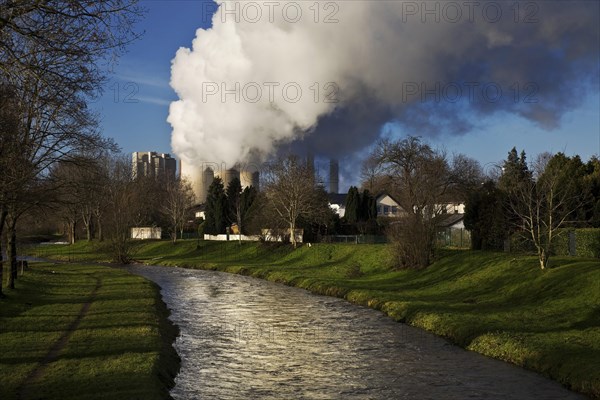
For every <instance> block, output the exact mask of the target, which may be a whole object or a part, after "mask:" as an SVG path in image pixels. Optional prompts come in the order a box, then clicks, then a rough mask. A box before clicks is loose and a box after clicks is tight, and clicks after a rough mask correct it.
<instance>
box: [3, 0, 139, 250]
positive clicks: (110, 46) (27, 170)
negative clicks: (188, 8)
mask: <svg viewBox="0 0 600 400" xmlns="http://www.w3.org/2000/svg"><path fill="white" fill-rule="evenodd" d="M140 15H141V10H140V9H139V8H138V7H137V6H136V1H134V0H131V1H130V0H109V1H100V2H80V1H74V0H59V1H37V0H24V1H12V0H11V1H2V2H1V6H0V71H2V75H1V77H0V92H1V93H0V97H2V101H1V103H2V110H3V111H2V114H3V115H2V118H1V119H2V120H3V122H2V132H1V135H0V141H1V143H0V158H1V161H0V162H1V163H2V166H3V167H4V166H6V168H3V173H4V174H5V175H4V176H3V177H2V179H1V182H0V202H1V204H0V207H1V213H0V215H2V216H4V217H2V218H0V222H1V224H0V235H1V233H2V230H3V228H4V222H5V221H6V220H7V219H8V220H10V229H11V233H9V236H10V237H13V233H14V226H15V225H16V223H17V220H18V218H19V216H20V215H22V212H21V210H23V209H26V208H27V207H29V206H31V205H32V204H33V205H35V204H36V203H37V199H35V197H34V196H31V195H24V193H26V192H27V190H29V188H33V187H36V186H37V185H38V182H39V181H41V180H42V179H43V178H44V177H45V176H46V174H47V172H48V171H49V169H50V167H51V166H52V165H53V164H55V163H56V162H57V161H59V160H63V159H66V158H69V156H70V155H72V154H75V153H78V152H81V151H82V149H89V148H91V147H95V146H100V147H102V146H105V145H106V143H105V142H104V141H103V140H102V138H101V137H100V136H99V135H98V133H97V131H96V130H95V128H96V118H95V116H94V115H93V113H91V112H90V110H89V109H88V108H87V107H86V100H87V99H89V98H93V97H94V96H96V95H97V94H98V93H99V92H100V90H101V85H102V83H103V82H104V71H105V70H106V68H105V67H106V65H108V64H111V63H112V62H113V61H114V60H115V59H116V56H117V55H118V54H120V53H121V52H122V51H123V50H124V46H125V45H126V44H127V43H129V42H130V41H131V40H133V39H134V38H135V37H136V34H135V33H133V31H132V30H131V28H132V25H133V24H134V23H135V21H136V20H137V19H138V18H139V17H140ZM5 110H9V111H8V112H5ZM8 113H9V114H10V118H7V116H8ZM32 200H33V203H31V201H32ZM28 202H29V205H27V204H28ZM15 257H16V256H15ZM15 260H16V258H15Z"/></svg>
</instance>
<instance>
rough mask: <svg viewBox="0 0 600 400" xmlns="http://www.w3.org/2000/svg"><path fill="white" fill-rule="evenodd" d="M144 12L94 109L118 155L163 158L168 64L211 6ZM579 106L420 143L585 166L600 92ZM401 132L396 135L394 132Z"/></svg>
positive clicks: (498, 119) (599, 118)
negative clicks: (545, 118)
mask: <svg viewBox="0 0 600 400" xmlns="http://www.w3.org/2000/svg"><path fill="white" fill-rule="evenodd" d="M142 4H143V6H144V7H146V8H147V9H148V13H147V15H146V17H145V19H144V20H143V21H142V22H141V23H140V25H139V29H140V30H143V31H145V35H144V36H143V38H142V39H141V40H139V41H137V42H135V43H134V44H132V45H131V46H130V47H129V49H128V52H127V54H125V55H124V56H123V57H122V58H121V59H120V62H119V64H118V65H117V67H116V68H115V70H114V72H113V73H112V74H110V76H109V78H110V79H109V81H108V82H107V84H106V86H105V92H104V95H103V97H102V98H101V99H99V100H98V101H97V102H96V103H95V104H94V105H93V107H94V109H96V110H97V111H98V112H99V113H100V116H101V120H102V123H101V127H102V130H103V133H104V135H105V136H108V137H112V138H114V139H115V140H116V141H117V143H118V144H119V145H120V146H121V148H122V150H123V152H125V153H129V152H133V151H159V152H171V146H170V136H171V126H170V125H169V124H168V123H167V122H166V119H167V116H168V107H169V103H170V102H171V101H173V100H176V99H177V96H176V95H175V93H174V92H173V90H172V89H171V88H170V86H169V79H170V66H171V60H172V59H173V58H174V56H175V52H176V51H177V50H178V49H179V48H180V47H190V46H191V43H192V40H193V38H194V37H195V32H196V30H197V29H198V28H201V27H203V28H207V27H208V25H209V24H210V16H209V15H208V14H207V10H208V11H209V10H211V9H212V8H213V7H212V5H211V4H212V2H211V1H198V0H194V1H192V0H188V1H143V2H142ZM581 95H582V98H581V105H580V106H579V107H577V108H576V109H574V110H572V111H570V112H567V113H566V114H565V115H563V116H562V120H561V121H562V123H561V125H560V127H559V128H558V129H554V130H546V129H543V128H540V127H539V126H536V125H535V124H533V123H532V122H530V121H528V120H525V119H523V118H521V117H518V116H514V115H510V114H506V113H497V114H493V116H491V117H488V118H486V119H484V120H481V121H478V127H477V128H475V129H474V130H472V131H471V132H469V133H466V134H463V135H455V136H451V135H446V136H437V137H435V138H430V139H428V140H429V142H430V143H431V144H433V145H435V146H440V147H444V148H445V149H446V150H447V151H448V152H449V153H454V152H456V153H458V152H460V153H464V154H467V155H468V156H471V157H473V158H475V159H477V160H479V161H480V163H481V164H482V166H484V168H489V166H490V165H492V164H493V163H496V162H498V161H501V160H503V159H505V158H506V155H507V153H508V151H509V150H510V149H511V148H512V147H513V146H516V147H517V148H518V149H519V150H520V149H525V150H526V152H527V154H528V155H529V156H530V160H531V159H533V157H534V156H535V155H536V154H538V153H541V152H544V151H550V152H559V151H563V152H565V153H566V154H569V155H573V154H579V155H581V156H582V158H583V159H584V160H587V159H588V158H589V157H591V156H592V155H594V154H596V155H597V154H600V111H599V110H600V90H599V89H598V87H595V88H590V90H589V92H588V93H587V94H586V93H582V94H581ZM400 133H401V132H400Z"/></svg>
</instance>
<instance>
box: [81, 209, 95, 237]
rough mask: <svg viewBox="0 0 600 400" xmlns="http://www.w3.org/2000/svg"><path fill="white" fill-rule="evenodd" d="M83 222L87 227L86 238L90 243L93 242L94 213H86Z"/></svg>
mask: <svg viewBox="0 0 600 400" xmlns="http://www.w3.org/2000/svg"><path fill="white" fill-rule="evenodd" d="M82 220H83V223H84V225H85V236H86V239H87V241H88V242H91V241H92V236H93V233H94V232H93V225H92V213H91V212H84V213H83V215H82Z"/></svg>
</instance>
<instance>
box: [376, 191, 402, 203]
mask: <svg viewBox="0 0 600 400" xmlns="http://www.w3.org/2000/svg"><path fill="white" fill-rule="evenodd" d="M385 196H389V197H390V199H392V200H394V201H395V202H396V204H398V205H400V202H399V201H398V200H396V199H395V198H394V196H392V195H391V194H389V193H388V192H386V191H383V192H379V193H377V195H376V196H375V201H377V200H379V199H380V198H382V197H385Z"/></svg>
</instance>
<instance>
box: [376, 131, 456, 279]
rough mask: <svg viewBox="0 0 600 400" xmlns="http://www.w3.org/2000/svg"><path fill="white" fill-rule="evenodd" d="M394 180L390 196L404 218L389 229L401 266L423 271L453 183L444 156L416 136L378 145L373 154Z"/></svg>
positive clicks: (427, 262)
mask: <svg viewBox="0 0 600 400" xmlns="http://www.w3.org/2000/svg"><path fill="white" fill-rule="evenodd" d="M372 156H373V157H374V158H375V159H376V160H378V162H379V164H380V166H381V168H382V170H383V171H384V173H385V174H387V175H389V176H390V177H392V179H393V185H394V186H393V193H392V194H393V195H394V196H395V198H396V199H397V200H398V201H399V203H400V206H401V207H402V208H403V210H404V216H403V217H402V218H401V220H400V221H397V222H396V223H394V224H393V225H392V227H391V228H390V233H391V234H392V236H393V238H394V239H395V240H394V242H395V244H396V246H395V247H396V250H397V255H398V263H399V265H400V266H402V267H409V268H415V267H416V268H424V267H426V266H428V265H429V264H430V262H431V258H432V255H433V251H434V245H435V234H436V217H437V216H438V215H439V214H440V213H441V211H442V209H441V207H440V205H441V204H442V203H443V201H444V196H445V195H446V193H447V192H448V189H449V188H450V187H451V185H452V184H453V177H452V173H451V169H450V167H449V165H448V162H447V160H446V156H445V154H444V153H442V152H439V151H436V150H434V149H432V148H431V147H430V146H429V145H427V144H424V143H422V142H421V140H420V139H419V138H418V137H412V136H409V137H407V138H405V139H403V140H400V141H396V142H391V141H388V140H383V141H381V142H379V144H378V145H377V147H376V149H375V150H374V153H373V155H372Z"/></svg>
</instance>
